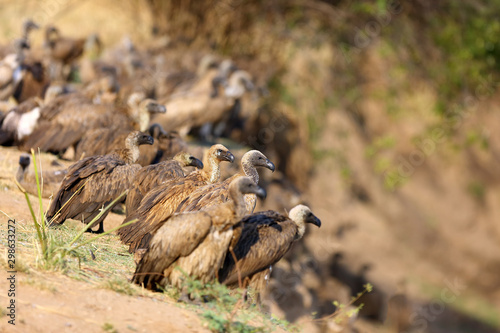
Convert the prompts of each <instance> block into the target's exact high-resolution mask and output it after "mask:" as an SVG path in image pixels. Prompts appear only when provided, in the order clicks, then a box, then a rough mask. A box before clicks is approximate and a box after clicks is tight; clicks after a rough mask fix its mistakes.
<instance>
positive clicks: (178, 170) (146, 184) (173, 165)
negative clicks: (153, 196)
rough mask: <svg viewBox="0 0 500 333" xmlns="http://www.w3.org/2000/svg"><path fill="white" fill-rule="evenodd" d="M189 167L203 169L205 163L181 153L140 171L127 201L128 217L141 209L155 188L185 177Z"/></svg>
mask: <svg viewBox="0 0 500 333" xmlns="http://www.w3.org/2000/svg"><path fill="white" fill-rule="evenodd" d="M187 166H194V167H196V168H198V169H203V163H202V162H201V161H200V160H199V159H197V158H196V157H194V156H192V155H190V154H188V153H186V152H181V153H178V154H177V155H175V156H174V158H173V159H171V160H166V161H163V162H160V163H158V164H153V165H148V166H146V167H143V168H142V169H141V170H139V171H138V172H137V174H136V175H135V177H134V181H133V182H132V186H131V188H130V191H129V193H128V194H127V200H126V201H125V206H126V207H127V215H130V214H131V212H134V211H135V210H136V209H137V207H139V204H140V203H141V200H142V198H143V197H144V196H145V195H146V193H148V192H149V191H150V190H152V189H153V188H156V187H157V186H159V185H161V184H163V183H165V182H166V181H167V180H170V179H175V178H183V177H185V174H184V169H183V168H184V167H187Z"/></svg>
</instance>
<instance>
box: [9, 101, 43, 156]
mask: <svg viewBox="0 0 500 333" xmlns="http://www.w3.org/2000/svg"><path fill="white" fill-rule="evenodd" d="M41 106H42V103H41V101H40V100H39V99H37V98H32V99H29V100H27V101H25V102H23V103H21V104H19V105H18V106H16V107H14V108H13V109H12V110H10V111H9V112H8V113H7V114H6V115H5V118H4V120H3V122H2V126H1V127H0V145H4V146H5V145H17V144H18V143H19V142H20V141H21V140H22V139H23V138H24V137H26V136H28V135H30V134H31V132H32V131H33V129H34V127H35V126H36V122H37V120H38V118H39V117H40V107H41Z"/></svg>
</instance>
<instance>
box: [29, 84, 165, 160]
mask: <svg viewBox="0 0 500 333" xmlns="http://www.w3.org/2000/svg"><path fill="white" fill-rule="evenodd" d="M144 97H145V96H144V95H143V94H140V93H136V94H132V95H131V96H130V97H129V98H128V103H127V107H118V108H116V107H115V106H113V105H102V104H99V105H96V104H94V103H93V102H92V101H91V100H90V99H89V98H88V97H86V96H83V95H81V94H68V95H63V96H59V97H58V98H56V99H55V100H54V101H53V102H52V103H50V104H49V105H47V106H46V107H44V108H43V109H42V110H41V116H40V120H39V121H38V123H37V126H36V128H35V130H34V131H33V133H32V134H31V135H30V136H29V137H28V138H27V139H26V142H25V143H24V144H23V146H22V147H21V148H22V150H28V151H29V150H30V149H31V148H35V149H36V148H40V150H41V151H44V152H51V153H56V154H60V153H63V152H64V151H66V149H68V148H69V147H74V146H76V145H77V144H78V142H79V141H80V140H81V139H82V138H83V137H85V136H87V135H90V133H89V132H91V131H92V130H94V129H96V128H112V129H113V130H114V131H118V130H120V129H128V130H129V131H133V130H142V131H145V130H146V129H147V127H148V123H147V122H148V121H149V112H150V110H158V112H164V111H165V109H164V107H163V106H161V105H158V104H157V103H155V102H153V101H152V100H149V99H144ZM61 104H62V105H61ZM122 142H123V141H122ZM108 152H109V151H106V152H105V153H108ZM86 155H87V156H90V155H89V154H86Z"/></svg>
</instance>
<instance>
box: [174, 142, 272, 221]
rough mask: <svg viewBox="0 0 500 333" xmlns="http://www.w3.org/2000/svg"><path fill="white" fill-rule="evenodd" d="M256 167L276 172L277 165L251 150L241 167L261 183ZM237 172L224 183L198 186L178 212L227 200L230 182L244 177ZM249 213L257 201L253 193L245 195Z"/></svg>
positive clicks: (199, 208) (200, 208) (193, 209)
mask: <svg viewBox="0 0 500 333" xmlns="http://www.w3.org/2000/svg"><path fill="white" fill-rule="evenodd" d="M256 167H264V168H267V169H269V170H271V171H273V172H274V170H275V167H274V164H273V162H271V161H270V160H269V159H268V158H267V157H266V156H265V155H264V154H262V153H261V152H260V151H258V150H250V151H248V152H246V153H245V154H244V155H243V157H242V158H241V168H242V169H243V172H244V174H245V175H246V176H248V177H250V178H251V179H252V180H253V181H254V183H255V184H258V183H259V173H258V172H257V169H256ZM242 176H243V175H241V174H236V175H234V176H232V177H230V178H228V179H226V180H225V181H223V182H222V183H216V184H210V185H206V186H202V187H199V188H197V189H196V190H195V191H194V192H193V193H192V194H191V195H190V196H189V197H187V198H186V199H185V200H184V201H183V202H182V203H181V204H180V205H179V207H177V212H182V211H196V210H202V209H206V208H208V207H210V206H213V205H217V204H220V203H222V202H224V201H226V200H227V198H228V194H229V184H230V183H231V181H233V179H235V178H238V177H242ZM245 203H246V208H247V214H252V213H253V210H254V209H255V205H256V203H257V198H256V196H255V195H253V194H248V195H245Z"/></svg>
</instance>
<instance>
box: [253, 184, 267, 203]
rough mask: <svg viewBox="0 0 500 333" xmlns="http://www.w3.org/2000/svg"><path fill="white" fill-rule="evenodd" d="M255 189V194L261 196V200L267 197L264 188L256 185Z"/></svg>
mask: <svg viewBox="0 0 500 333" xmlns="http://www.w3.org/2000/svg"><path fill="white" fill-rule="evenodd" d="M256 187H257V189H256V191H255V192H254V193H255V195H257V196H258V197H259V198H261V199H262V200H264V199H265V198H266V197H267V193H266V190H264V189H263V188H262V187H260V186H256Z"/></svg>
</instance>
